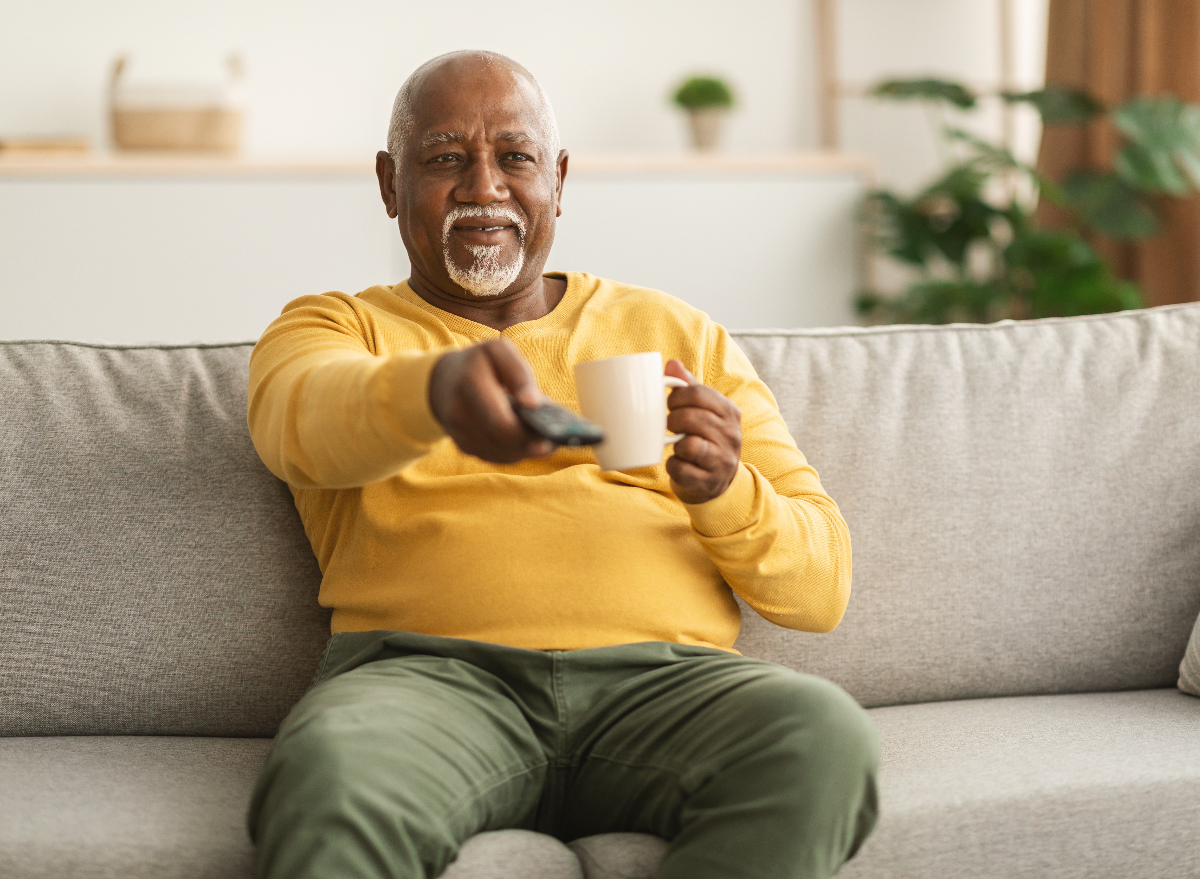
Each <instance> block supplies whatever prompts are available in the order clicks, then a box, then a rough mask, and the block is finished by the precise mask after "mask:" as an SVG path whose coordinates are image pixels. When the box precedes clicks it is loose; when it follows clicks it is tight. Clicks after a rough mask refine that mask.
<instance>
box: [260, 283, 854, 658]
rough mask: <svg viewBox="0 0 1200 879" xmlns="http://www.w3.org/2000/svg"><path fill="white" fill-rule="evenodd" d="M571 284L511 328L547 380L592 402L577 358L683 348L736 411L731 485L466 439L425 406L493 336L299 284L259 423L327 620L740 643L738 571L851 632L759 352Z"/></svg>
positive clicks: (808, 484) (684, 315) (841, 579)
mask: <svg viewBox="0 0 1200 879" xmlns="http://www.w3.org/2000/svg"><path fill="white" fill-rule="evenodd" d="M566 279H567V291H566V294H565V296H564V297H563V299H562V301H561V302H560V303H559V304H558V306H557V307H556V308H555V309H554V311H552V312H551V313H550V314H548V315H546V316H545V317H543V318H540V319H538V320H534V321H528V322H525V323H520V324H516V325H515V326H512V327H509V328H508V329H506V330H504V332H503V335H505V336H507V337H508V339H509V340H510V341H511V342H513V344H515V345H516V346H517V348H518V349H520V351H521V353H522V354H523V355H524V356H525V357H526V358H527V359H528V361H529V363H530V365H531V366H532V367H533V370H534V372H535V374H536V375H537V379H538V382H539V384H540V386H541V389H542V391H543V392H545V393H546V394H548V395H549V396H551V397H553V398H554V399H556V400H558V401H560V402H561V403H563V405H565V406H568V407H570V408H573V409H575V410H576V411H578V408H579V403H578V400H577V398H576V395H575V386H574V380H573V378H572V367H573V365H574V364H575V363H578V362H580V361H583V360H593V359H596V358H600V357H612V356H615V355H618V354H629V353H634V352H639V351H660V352H662V354H663V357H664V359H667V358H671V357H675V358H678V359H679V360H680V361H682V362H683V364H684V365H685V366H686V367H687V368H688V369H689V370H691V372H692V373H693V374H695V375H696V376H697V378H699V379H700V381H702V382H703V383H705V384H708V385H711V386H712V387H714V388H716V389H717V390H718V391H720V392H721V393H723V394H725V395H726V396H727V397H729V398H730V399H731V400H733V401H734V402H735V403H736V404H737V405H738V406H739V407H740V408H741V411H742V430H743V433H744V441H743V446H742V464H741V466H740V468H739V471H738V473H737V476H736V477H735V479H734V481H733V483H732V485H730V487H729V489H728V490H727V491H726V492H725V493H724V494H723V495H721V496H720V497H718V498H715V499H713V500H711V501H709V502H707V503H704V504H697V505H687V504H683V503H681V502H680V501H679V500H678V499H677V498H676V497H675V495H674V494H673V493H672V492H671V489H670V486H669V482H668V478H667V474H666V469H665V468H664V467H663V466H662V465H661V464H660V465H658V466H655V467H645V468H641V469H639V470H634V471H631V472H629V473H620V472H615V473H605V472H602V471H601V470H600V469H599V467H597V465H596V462H595V458H594V456H593V454H592V452H591V451H590V450H589V449H586V448H585V449H567V448H563V449H559V450H558V451H556V452H555V453H554V454H553V455H551V456H550V457H548V458H542V459H538V460H530V461H524V462H521V463H519V464H512V465H498V464H488V463H486V462H484V461H481V460H479V459H478V458H473V457H470V456H468V455H465V454H463V453H462V452H460V451H459V450H458V448H457V447H456V446H455V445H454V443H453V442H452V441H451V440H450V439H449V438H448V437H447V436H446V435H445V433H444V431H443V430H442V429H441V427H440V425H439V424H438V422H437V421H436V420H435V419H434V417H433V415H432V413H431V412H430V410H429V404H428V394H427V390H428V382H429V373H430V371H431V369H432V368H433V364H434V363H435V362H436V360H437V358H438V357H439V356H440V355H441V354H442V353H444V352H445V350H446V349H449V348H454V347H463V346H467V345H472V344H475V343H477V342H481V341H483V340H485V339H490V338H494V337H496V336H497V335H499V333H498V332H497V331H496V330H493V329H491V328H489V327H485V326H483V325H481V324H477V323H474V322H472V321H469V320H465V319H463V318H460V317H457V316H455V315H452V314H449V313H447V312H444V311H442V310H441V309H438V308H435V307H434V306H432V305H429V304H428V303H426V302H424V301H423V300H422V299H421V298H420V297H418V296H417V295H416V294H415V293H414V292H413V291H412V289H411V288H410V287H409V286H408V284H407V283H400V284H397V285H395V286H394V287H371V288H370V289H368V290H364V291H363V292H362V293H359V294H358V295H357V296H348V295H346V294H344V293H327V294H325V295H322V296H304V297H301V298H300V299H297V300H295V301H293V302H291V303H289V304H288V305H287V306H286V307H285V308H284V310H283V313H282V315H281V316H280V317H279V318H278V319H277V320H275V322H274V323H272V324H271V326H270V327H268V328H267V331H266V332H265V333H264V334H263V336H262V338H261V339H260V340H259V342H258V345H257V346H255V349H254V354H253V356H252V358H251V361H250V408H249V423H250V433H251V436H252V437H253V439H254V445H255V447H256V448H257V449H258V453H259V455H261V456H262V459H263V461H264V462H266V465H267V466H268V467H269V468H270V469H271V471H272V472H273V473H275V474H276V475H277V476H279V477H280V478H281V479H283V480H285V481H286V482H287V483H288V484H289V485H290V486H291V489H292V493H293V495H294V496H295V499H296V506H297V508H298V509H299V511H300V516H301V519H302V520H303V522H304V527H305V530H306V532H307V534H308V538H309V540H310V541H311V543H312V547H313V551H314V552H315V553H316V556H317V560H318V562H319V563H320V566H321V571H322V573H323V575H324V577H323V580H322V583H321V594H320V602H321V604H322V605H324V606H326V607H331V608H333V620H332V628H333V631H334V632H341V631H363V630H372V629H392V630H396V629H399V630H406V631H412V632H422V633H426V634H431V635H446V636H452V637H457V638H472V639H476V640H480V641H490V642H493V643H498V644H508V645H511V646H514V647H525V648H530V649H574V648H581V647H597V646H603V645H610V644H624V643H633V642H638V641H675V642H680V643H684V644H699V645H706V646H712V647H718V648H721V649H725V650H731V649H732V648H733V642H734V640H735V639H736V638H737V634H738V629H739V627H740V624H741V617H740V613H739V611H738V606H737V603H736V602H735V601H734V598H733V594H732V592H730V589H729V586H732V587H733V588H734V589H735V590H737V592H738V594H739V595H741V596H742V597H743V598H744V599H745V600H746V601H747V602H748V603H749V604H750V605H751V606H752V607H754V608H755V609H756V610H757V611H758V612H759V613H761V614H763V615H764V616H765V617H767V618H768V619H770V620H772V621H774V622H776V623H778V624H780V625H783V626H787V627H788V628H794V629H803V630H806V631H819V632H823V631H828V630H830V629H832V628H833V627H834V626H836V625H837V624H838V622H839V621H840V620H841V617H842V613H843V612H844V610H845V607H846V601H847V599H848V598H849V594H850V540H849V535H848V533H847V530H846V524H845V522H844V521H843V520H842V517H841V514H840V513H839V512H838V508H837V505H836V504H834V502H833V501H832V500H831V499H830V498H829V496H828V495H826V494H825V492H824V491H823V490H822V488H821V485H820V483H819V482H818V480H817V474H816V473H815V472H814V471H813V470H812V468H811V467H809V466H808V464H807V462H806V461H805V459H804V456H803V455H802V454H801V453H800V452H799V451H798V450H797V448H796V445H795V443H794V441H793V440H792V438H791V436H790V435H789V434H788V431H787V427H786V426H785V425H784V423H783V420H782V418H781V417H780V415H779V412H778V409H777V407H776V405H775V400H774V398H773V397H772V396H771V393H770V391H768V390H767V388H766V386H765V385H764V384H763V383H762V382H761V381H760V380H759V379H758V377H757V376H756V375H755V372H754V368H753V367H752V366H751V365H750V363H749V361H748V360H747V359H746V357H745V355H744V354H742V352H741V351H740V350H739V349H738V348H737V346H736V344H735V343H734V342H733V340H732V339H730V338H729V335H728V334H727V333H726V331H725V330H724V329H723V328H722V327H721V326H719V325H717V324H715V323H713V322H712V321H710V320H709V319H708V317H707V316H706V315H704V314H703V313H701V312H699V311H697V310H695V309H694V308H691V307H690V306H688V305H686V304H684V303H683V302H680V301H679V300H677V299H673V298H671V297H669V296H666V295H665V294H662V293H658V292H656V291H653V290H646V289H642V288H638V287H631V286H627V285H623V284H617V283H614V282H612V281H607V280H604V279H601V278H596V277H593V276H591V275H586V274H575V273H570V274H567V275H566ZM669 452H670V450H669V449H667V450H666V452H665V453H664V461H665V460H666V455H667V454H669ZM726 583H728V584H729V585H728V586H727V585H726Z"/></svg>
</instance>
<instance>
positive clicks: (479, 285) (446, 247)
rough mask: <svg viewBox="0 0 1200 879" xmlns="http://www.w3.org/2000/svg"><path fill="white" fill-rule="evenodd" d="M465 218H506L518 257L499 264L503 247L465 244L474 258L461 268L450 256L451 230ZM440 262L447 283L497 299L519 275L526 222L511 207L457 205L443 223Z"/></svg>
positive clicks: (522, 264) (523, 257)
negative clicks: (514, 234) (513, 232)
mask: <svg viewBox="0 0 1200 879" xmlns="http://www.w3.org/2000/svg"><path fill="white" fill-rule="evenodd" d="M467 217H485V218H486V217H490V218H495V219H505V220H509V221H510V222H512V224H513V225H514V226H516V228H517V239H518V247H517V257H516V259H513V260H510V261H509V262H507V263H502V262H501V261H500V259H501V252H502V251H503V249H504V245H502V244H468V245H467V246H466V247H467V250H468V251H469V252H470V254H471V256H473V257H474V259H473V260H472V261H471V264H470V265H469V266H461V265H459V264H458V263H456V262H455V261H454V259H453V258H452V257H451V256H450V229H451V227H452V226H453V225H454V223H455V222H456V221H458V220H462V219H465V218H467ZM442 259H443V261H444V262H445V263H446V273H447V274H448V275H450V280H451V281H453V282H454V283H455V284H457V285H458V286H460V287H462V288H463V289H464V290H466V291H467V292H469V293H472V294H474V295H475V296H479V297H493V296H499V295H500V294H501V293H503V292H504V291H505V290H507V289H508V288H509V286H510V285H511V284H512V283H513V281H515V280H516V279H517V277H518V276H519V275H520V274H521V268H522V267H523V266H524V265H525V221H524V220H522V219H521V217H520V216H519V215H518V214H517V212H516V211H514V210H513V209H512V208H507V207H503V206H497V207H485V206H483V205H460V206H459V207H456V208H454V210H452V211H450V213H449V214H447V216H446V220H445V222H444V223H443V224H442Z"/></svg>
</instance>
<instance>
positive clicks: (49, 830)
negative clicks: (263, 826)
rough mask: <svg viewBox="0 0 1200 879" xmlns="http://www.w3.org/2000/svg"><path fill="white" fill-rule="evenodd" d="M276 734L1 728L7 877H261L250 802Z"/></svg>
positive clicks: (0, 831) (0, 857)
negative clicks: (45, 732)
mask: <svg viewBox="0 0 1200 879" xmlns="http://www.w3.org/2000/svg"><path fill="white" fill-rule="evenodd" d="M270 745H271V742H270V740H269V739H218V738H181V737H150V736H131V737H124V736H103V737H62V738H60V737H31V738H0V778H3V779H4V781H3V791H4V795H3V796H2V797H0V876H4V877H5V879H65V877H72V879H116V877H120V879H239V877H246V879H251V877H253V876H254V850H253V848H252V847H251V845H250V838H249V836H248V835H247V833H246V826H245V825H246V820H245V815H246V804H247V802H249V800H250V790H251V788H252V787H253V785H254V778H255V776H256V775H257V774H258V770H259V767H260V766H261V765H262V762H263V760H264V759H265V758H266V754H267V750H268V748H270Z"/></svg>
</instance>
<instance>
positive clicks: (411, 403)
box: [248, 294, 550, 488]
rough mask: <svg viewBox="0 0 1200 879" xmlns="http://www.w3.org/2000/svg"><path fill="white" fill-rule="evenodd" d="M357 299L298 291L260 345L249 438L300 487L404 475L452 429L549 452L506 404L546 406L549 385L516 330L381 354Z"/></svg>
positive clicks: (509, 450)
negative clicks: (461, 343)
mask: <svg viewBox="0 0 1200 879" xmlns="http://www.w3.org/2000/svg"><path fill="white" fill-rule="evenodd" d="M351 300H352V297H349V296H342V295H340V294H339V295H332V296H310V297H303V298H301V299H298V300H296V301H295V302H293V303H290V304H289V305H288V307H287V308H285V310H284V313H283V314H282V315H281V316H280V317H279V318H278V319H277V320H276V321H275V322H274V323H272V324H271V326H270V327H268V329H267V331H266V332H265V333H263V336H262V338H261V339H260V340H259V342H258V344H257V345H256V346H255V348H254V353H253V355H252V356H251V359H250V397H249V411H248V422H249V426H250V436H251V438H252V439H253V441H254V446H255V448H256V449H257V450H258V453H259V455H260V456H261V457H262V459H263V461H264V462H265V463H266V465H267V467H268V468H269V469H270V470H271V472H272V473H274V474H275V475H276V476H278V477H280V478H281V479H283V480H285V481H286V482H288V483H289V484H290V485H292V486H294V487H296V488H353V487H357V486H361V485H366V484H368V483H371V482H376V481H378V480H381V479H386V478H388V477H390V476H393V475H395V474H396V473H397V472H399V471H400V470H401V469H403V468H404V467H405V466H406V465H407V464H409V463H410V462H412V461H414V460H416V459H417V458H419V457H421V456H422V455H424V454H425V453H426V452H427V451H429V449H430V448H432V446H433V445H434V443H436V442H438V441H439V440H441V439H443V438H444V437H446V436H449V437H450V438H451V439H453V440H454V441H455V443H457V444H458V446H459V448H461V449H462V450H463V451H465V452H468V453H469V454H473V455H476V456H478V457H481V458H484V459H485V460H489V461H494V462H511V461H517V460H521V459H522V458H527V457H536V456H539V455H543V454H547V453H548V452H549V451H550V448H549V446H548V444H547V443H545V441H543V440H540V439H538V438H536V437H534V436H533V435H532V434H530V433H529V432H528V431H527V430H525V428H523V427H522V425H521V424H520V422H519V421H518V419H517V417H516V415H515V414H514V413H513V411H512V406H511V405H510V404H509V402H508V398H509V396H513V397H516V398H517V399H519V400H521V401H522V402H526V403H527V404H528V405H537V403H538V402H540V400H541V394H540V392H539V391H538V390H537V383H536V381H535V379H534V377H533V373H532V371H531V370H530V369H529V366H528V364H527V363H526V362H525V360H524V359H523V358H522V357H521V355H520V354H519V352H517V350H516V349H515V348H514V347H513V346H512V344H511V343H509V342H508V341H507V340H506V339H497V340H492V341H489V342H485V343H483V344H481V345H476V346H472V347H470V348H464V349H455V348H440V349H434V350H429V351H420V350H417V351H407V352H403V353H398V354H392V355H390V356H378V355H375V354H373V353H371V351H370V349H369V348H368V347H367V344H366V341H365V339H364V330H363V325H362V322H361V320H360V318H359V316H358V315H357V314H356V311H355V304H354V303H353V302H352V301H351Z"/></svg>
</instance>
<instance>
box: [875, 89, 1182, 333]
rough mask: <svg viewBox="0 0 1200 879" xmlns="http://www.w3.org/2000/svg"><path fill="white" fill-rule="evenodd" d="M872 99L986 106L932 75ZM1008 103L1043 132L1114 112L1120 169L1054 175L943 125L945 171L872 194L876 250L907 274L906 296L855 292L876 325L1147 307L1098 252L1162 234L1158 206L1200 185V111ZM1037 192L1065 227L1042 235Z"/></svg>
mask: <svg viewBox="0 0 1200 879" xmlns="http://www.w3.org/2000/svg"><path fill="white" fill-rule="evenodd" d="M873 94H874V95H875V96H876V97H879V98H885V99H890V100H916V101H923V102H926V103H928V104H930V105H932V106H933V107H934V108H935V109H936V110H937V111H940V110H941V109H942V108H944V107H946V106H951V107H955V108H957V109H958V110H971V109H973V108H974V107H976V105H977V102H978V99H977V96H976V95H975V94H974V93H973V92H971V91H970V90H969V89H967V88H966V87H965V86H963V85H961V84H959V83H955V82H947V81H944V80H936V79H913V80H890V81H888V82H884V83H881V84H879V85H878V86H876V87H875V88H874V90H873ZM1000 97H1001V98H1002V99H1003V100H1004V101H1006V102H1009V103H1023V104H1028V105H1030V106H1032V107H1034V108H1036V109H1037V110H1038V112H1039V113H1040V114H1041V116H1042V121H1043V124H1045V125H1081V124H1084V123H1087V122H1090V121H1092V120H1094V119H1096V118H1098V117H1100V116H1101V115H1104V114H1106V113H1107V114H1108V116H1109V118H1110V119H1111V121H1112V123H1113V125H1114V127H1115V128H1116V129H1117V130H1118V131H1119V132H1120V133H1121V135H1122V137H1123V139H1124V143H1123V146H1122V148H1121V149H1120V151H1118V152H1117V154H1116V155H1115V157H1114V161H1113V167H1112V169H1111V170H1104V169H1089V168H1080V169H1076V170H1075V171H1073V172H1071V173H1069V174H1067V175H1066V176H1065V177H1064V178H1063V179H1061V180H1051V179H1049V178H1047V177H1046V176H1044V175H1043V174H1041V173H1040V172H1038V171H1037V169H1035V168H1033V167H1030V166H1029V165H1027V164H1024V163H1022V162H1020V161H1018V160H1017V159H1016V158H1015V157H1014V156H1013V155H1012V154H1011V153H1010V152H1009V151H1008V150H1006V149H1004V148H1002V147H999V146H996V145H994V144H991V143H988V142H986V141H984V140H981V139H979V138H977V137H975V136H973V135H971V134H969V133H968V132H966V131H964V130H962V129H961V128H956V127H954V126H952V125H949V124H944V123H943V124H942V126H941V132H940V133H941V136H942V137H943V138H944V139H945V140H946V141H947V142H948V144H949V146H950V148H951V150H952V151H953V152H954V153H955V156H954V160H953V161H952V162H951V163H950V165H949V167H947V168H946V169H945V170H944V171H943V173H942V174H941V176H940V177H938V178H937V179H936V180H934V181H933V182H932V183H930V184H928V185H927V186H926V187H925V188H924V189H922V190H921V191H920V192H918V193H916V194H914V195H908V196H906V195H901V194H897V193H895V192H890V191H888V190H883V189H880V190H876V191H874V192H871V193H869V194H868V195H867V198H866V201H865V204H864V219H865V221H866V224H867V229H868V232H869V233H870V237H871V242H872V246H873V248H874V249H875V250H876V251H877V252H879V253H882V254H884V255H886V257H888V258H889V259H891V260H893V261H894V262H896V263H899V264H900V265H901V266H904V267H905V268H906V270H907V275H908V278H909V282H908V283H907V284H906V286H905V287H904V289H903V290H900V291H896V290H889V291H881V290H866V291H863V292H862V293H861V294H860V295H859V297H858V300H857V307H858V310H859V312H860V313H861V314H863V315H864V316H865V317H866V318H867V319H868V321H870V322H872V323H949V322H953V321H972V322H988V321H994V320H1000V319H1003V318H1031V317H1049V316H1063V315H1076V314H1095V313H1100V312H1106V311H1119V310H1122V309H1127V308H1139V307H1141V305H1142V298H1141V295H1140V293H1139V291H1138V289H1137V288H1136V287H1135V286H1134V285H1133V284H1131V283H1129V282H1127V281H1123V280H1121V279H1119V278H1117V277H1115V276H1114V274H1113V272H1112V270H1111V268H1110V267H1109V265H1108V264H1107V262H1106V261H1105V260H1104V258H1103V257H1102V256H1101V254H1100V252H1099V251H1098V250H1097V249H1096V248H1095V247H1094V246H1093V244H1094V243H1095V242H1097V241H1099V240H1105V239H1108V240H1136V239H1141V238H1147V237H1150V236H1153V235H1155V234H1157V232H1158V231H1159V228H1160V221H1159V217H1158V215H1159V214H1160V212H1161V205H1162V200H1163V199H1165V198H1171V197H1177V198H1178V197H1185V196H1187V195H1190V194H1191V193H1192V192H1195V191H1196V190H1197V189H1198V188H1200V107H1196V106H1193V105H1191V104H1186V103H1183V102H1182V101H1180V100H1179V98H1177V97H1175V96H1174V95H1162V96H1156V97H1136V98H1133V99H1132V100H1130V101H1128V102H1126V103H1125V104H1123V105H1121V106H1119V107H1114V108H1111V109H1107V108H1105V107H1103V106H1101V105H1100V103H1099V102H1098V101H1096V100H1095V99H1093V98H1092V97H1090V96H1089V95H1087V94H1086V93H1084V92H1080V91H1076V90H1072V89H1066V88H1061V87H1057V86H1050V87H1047V88H1045V89H1040V90H1038V91H1034V92H1024V93H1005V94H1002V95H1000ZM1039 197H1040V198H1047V199H1049V200H1050V201H1051V202H1052V203H1054V204H1056V205H1058V206H1060V207H1061V208H1063V209H1065V211H1066V214H1067V216H1068V217H1069V218H1070V222H1069V223H1068V225H1066V226H1064V227H1054V228H1043V227H1039V226H1038V224H1037V222H1036V218H1035V215H1034V209H1035V207H1036V204H1037V200H1038V198H1039Z"/></svg>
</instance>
